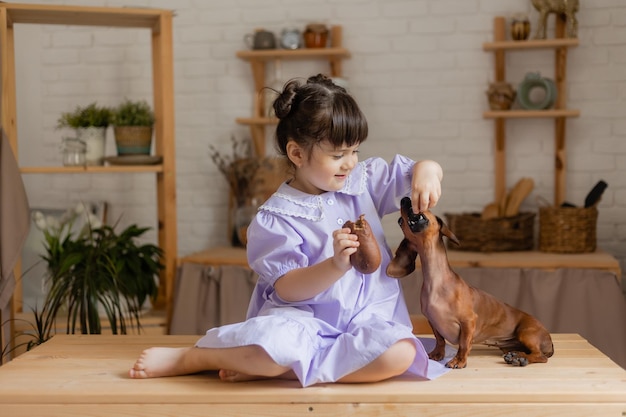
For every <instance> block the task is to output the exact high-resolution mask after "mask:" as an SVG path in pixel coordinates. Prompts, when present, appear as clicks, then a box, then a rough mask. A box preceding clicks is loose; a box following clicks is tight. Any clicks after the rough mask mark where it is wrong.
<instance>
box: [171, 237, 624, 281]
mask: <svg viewBox="0 0 626 417" xmlns="http://www.w3.org/2000/svg"><path fill="white" fill-rule="evenodd" d="M448 260H449V261H450V265H451V266H452V267H453V268H537V269H548V270H549V269H559V268H581V269H599V270H605V271H610V272H613V273H614V274H615V276H616V278H617V279H618V281H619V280H621V269H620V264H619V261H618V260H617V259H616V258H615V257H613V256H612V255H610V254H608V253H606V252H603V251H600V250H598V251H595V252H589V253H567V254H560V253H546V252H539V251H518V252H466V251H459V250H449V251H448ZM185 262H190V263H198V264H205V265H239V266H245V267H247V266H248V261H247V259H246V250H245V249H244V248H237V247H230V246H217V247H213V248H209V249H206V250H203V251H200V252H196V253H193V254H190V255H188V256H185V257H182V258H179V259H178V264H179V265H180V264H182V263H185ZM417 262H419V257H418V259H417Z"/></svg>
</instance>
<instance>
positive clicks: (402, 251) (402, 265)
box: [387, 197, 460, 278]
mask: <svg viewBox="0 0 626 417" xmlns="http://www.w3.org/2000/svg"><path fill="white" fill-rule="evenodd" d="M398 225H399V226H400V228H401V229H402V233H403V234H404V239H403V240H402V242H400V246H398V249H397V250H396V254H395V256H394V258H393V259H392V260H391V262H390V263H389V265H388V266H387V275H389V276H390V277H394V278H402V277H405V276H407V275H409V274H410V273H411V272H413V271H414V270H415V259H416V258H417V255H418V251H419V250H420V248H422V247H424V246H425V245H439V244H441V245H443V236H446V237H447V238H448V239H450V240H451V241H452V242H454V243H455V244H456V245H459V244H460V243H459V240H458V239H457V237H456V236H455V235H454V233H452V231H451V230H450V229H449V228H448V226H446V224H445V223H444V222H443V220H441V219H440V218H439V217H437V216H435V215H434V214H433V213H431V212H430V211H424V212H421V213H414V212H413V208H412V205H411V199H410V198H409V197H404V198H403V199H402V201H401V202H400V218H399V219H398Z"/></svg>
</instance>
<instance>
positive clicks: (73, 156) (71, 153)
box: [61, 138, 87, 167]
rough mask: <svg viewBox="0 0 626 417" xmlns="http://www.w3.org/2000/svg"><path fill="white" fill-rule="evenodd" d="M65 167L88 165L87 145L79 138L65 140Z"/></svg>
mask: <svg viewBox="0 0 626 417" xmlns="http://www.w3.org/2000/svg"><path fill="white" fill-rule="evenodd" d="M61 149H62V151H63V165H64V166H68V167H69V166H83V165H85V163H86V156H87V144H86V143H85V142H83V141H82V140H80V139H77V138H63V146H62V147H61Z"/></svg>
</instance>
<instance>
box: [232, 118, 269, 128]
mask: <svg viewBox="0 0 626 417" xmlns="http://www.w3.org/2000/svg"><path fill="white" fill-rule="evenodd" d="M235 121H236V122H237V123H239V124H240V125H261V126H267V125H275V124H277V123H278V119H277V118H275V117H273V118H270V117H238V118H237V119H235Z"/></svg>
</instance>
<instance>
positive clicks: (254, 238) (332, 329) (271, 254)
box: [196, 155, 445, 386]
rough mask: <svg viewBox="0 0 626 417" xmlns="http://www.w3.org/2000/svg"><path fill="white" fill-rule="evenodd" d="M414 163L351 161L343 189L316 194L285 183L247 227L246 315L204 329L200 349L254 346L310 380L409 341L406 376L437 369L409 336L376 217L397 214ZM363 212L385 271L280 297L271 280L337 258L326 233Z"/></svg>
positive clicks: (338, 373)
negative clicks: (250, 275)
mask: <svg viewBox="0 0 626 417" xmlns="http://www.w3.org/2000/svg"><path fill="white" fill-rule="evenodd" d="M413 165H414V161H412V160H410V159H408V158H406V157H403V156H399V155H398V156H396V157H395V158H394V159H393V161H392V162H391V163H390V164H388V163H387V162H385V161H384V160H383V159H380V158H371V159H368V160H365V161H363V162H360V163H359V164H358V166H357V167H355V169H354V170H353V171H352V173H351V174H350V176H349V177H348V179H347V181H346V185H345V187H344V188H343V189H342V190H340V191H337V192H326V193H323V194H321V195H310V194H306V193H303V192H301V191H298V190H296V189H294V188H292V187H291V186H289V185H288V184H286V183H285V184H282V185H281V186H280V187H279V189H278V190H277V191H276V193H274V195H272V197H270V198H269V199H268V200H267V201H266V202H265V203H264V204H263V205H262V206H261V207H260V209H259V212H258V214H257V216H256V219H255V220H254V221H253V222H252V224H251V225H250V227H249V229H248V247H247V253H248V262H249V264H250V266H251V267H252V269H253V270H254V271H255V272H256V273H257V274H258V275H259V278H258V282H257V284H256V288H255V289H254V293H253V294H252V299H251V301H250V305H249V308H248V318H247V320H246V321H245V322H243V323H236V324H231V325H225V326H222V327H217V328H213V329H210V330H209V331H208V332H207V333H206V336H204V337H202V338H201V339H200V340H199V341H198V342H197V344H196V346H198V347H234V346H244V345H259V346H261V347H263V349H265V350H266V351H267V352H268V353H269V355H270V356H271V357H272V358H273V359H274V360H275V361H276V362H277V363H278V364H280V365H282V366H287V367H290V368H291V369H293V371H294V372H295V374H296V375H297V377H298V379H299V380H300V383H301V384H302V386H309V385H312V384H315V383H321V382H334V381H337V380H338V379H340V378H341V377H343V376H345V375H348V374H350V373H352V372H354V371H356V370H357V369H360V368H362V367H363V366H365V365H367V364H368V363H370V362H372V361H373V360H374V359H376V358H377V357H378V356H380V355H381V354H382V353H383V352H384V351H385V350H387V349H388V348H389V347H390V346H391V345H393V344H394V343H396V342H398V341H399V340H402V339H412V340H414V342H415V347H416V348H417V355H416V356H415V361H414V363H413V364H412V366H411V367H410V369H409V370H408V372H409V373H412V374H414V375H417V376H419V377H424V378H434V377H436V376H438V375H439V374H441V373H443V372H444V370H445V368H444V367H443V366H442V365H441V364H439V363H437V362H433V361H430V360H429V359H428V355H427V354H426V352H425V350H424V347H423V345H422V343H421V342H420V341H419V340H418V339H417V338H415V337H414V336H413V334H412V332H411V322H410V319H409V314H408V312H407V308H406V305H405V303H404V298H403V296H402V292H401V289H400V285H399V283H398V281H397V280H396V279H394V278H390V277H388V276H387V275H386V273H385V269H386V267H387V264H388V263H389V261H390V259H391V251H390V249H389V247H388V245H387V243H386V241H385V236H384V234H383V228H382V224H381V222H380V218H381V217H382V216H384V215H386V214H389V213H393V212H396V211H398V207H399V200H400V198H401V197H403V196H406V195H409V193H410V186H411V174H412V168H413ZM360 214H365V218H366V219H367V221H368V222H369V223H370V226H371V228H372V230H373V232H374V234H375V236H376V239H377V240H378V243H379V244H380V245H381V249H382V251H381V254H382V263H381V267H380V268H379V269H378V270H377V271H376V272H374V273H373V274H367V275H364V274H361V273H360V272H357V271H356V270H355V269H351V270H350V271H348V272H347V273H346V274H345V275H344V276H343V277H342V278H341V279H340V280H338V281H337V282H336V283H335V284H333V285H332V286H331V287H330V288H328V289H327V290H326V291H324V292H322V293H321V294H319V295H317V296H315V297H313V298H311V299H308V300H304V301H301V302H295V303H294V302H286V301H284V300H282V299H281V298H280V297H279V296H278V294H277V293H276V291H275V290H274V282H275V281H276V280H277V279H278V278H279V277H281V276H282V275H284V274H285V273H286V272H288V271H290V270H292V269H294V268H301V267H306V266H310V265H314V264H316V263H319V262H321V261H323V260H325V259H328V258H329V257H331V256H333V243H332V232H333V231H334V230H337V229H339V228H341V227H342V225H343V224H344V223H345V222H346V221H347V220H356V219H357V218H358V216H359V215H360Z"/></svg>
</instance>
